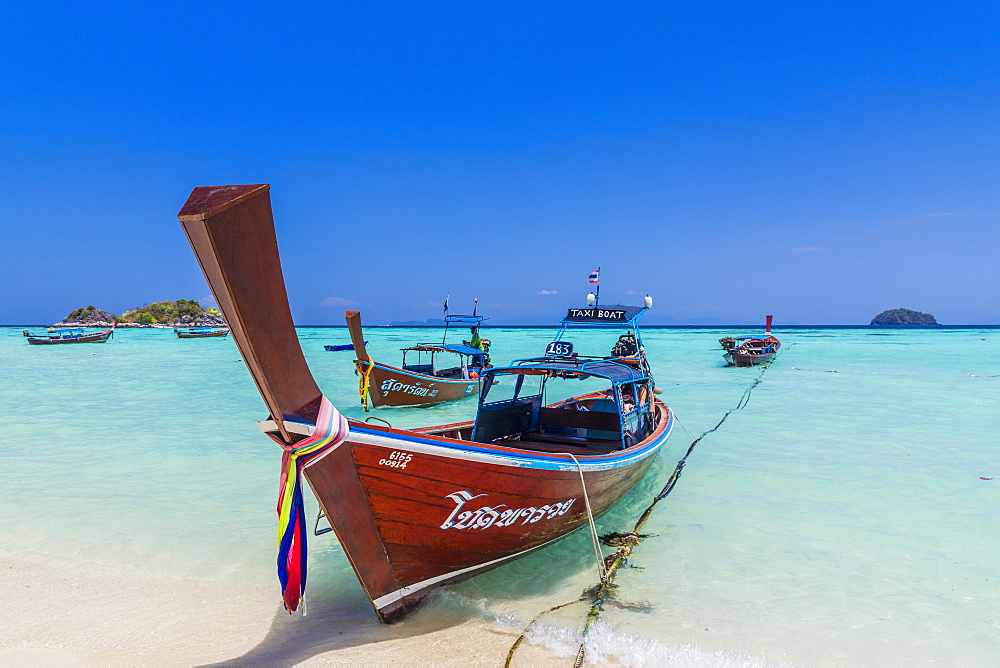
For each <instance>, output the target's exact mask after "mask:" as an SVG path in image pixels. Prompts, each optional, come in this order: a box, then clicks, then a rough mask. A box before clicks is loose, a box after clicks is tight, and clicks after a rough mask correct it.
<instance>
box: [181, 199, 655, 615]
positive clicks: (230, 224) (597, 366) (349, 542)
mask: <svg viewBox="0 0 1000 668" xmlns="http://www.w3.org/2000/svg"><path fill="white" fill-rule="evenodd" d="M268 190H269V186H267V185H266V184H258V185H248V186H218V187H203V188H195V189H194V191H192V193H191V196H190V197H189V198H188V201H187V203H185V205H184V207H183V208H182V209H181V211H180V213H179V214H178V218H179V219H180V221H181V223H182V225H183V226H184V230H185V232H186V233H187V235H188V239H189V240H190V242H191V246H192V248H193V249H194V252H195V254H196V255H197V257H198V261H199V263H200V264H201V267H202V270H203V271H204V272H205V277H206V278H207V279H208V283H209V285H210V286H211V288H212V292H213V294H214V295H215V299H216V302H217V303H218V304H219V308H220V309H221V310H222V312H223V314H224V316H225V318H226V321H227V322H228V323H229V324H230V327H231V328H232V332H233V338H234V339H235V341H236V343H237V345H238V347H239V349H240V353H241V354H242V356H243V359H244V361H245V362H246V364H247V367H248V368H249V370H250V373H251V375H252V376H253V378H254V380H255V382H256V384H257V388H258V390H259V391H260V393H261V396H262V397H263V399H264V402H265V404H266V405H267V407H268V410H269V411H270V418H269V419H268V420H266V421H264V422H262V423H260V426H261V429H262V430H263V431H264V432H265V433H266V434H267V435H268V436H270V437H271V438H272V439H273V440H274V441H275V442H276V443H277V444H278V445H280V446H281V448H282V449H283V452H284V458H283V467H282V468H283V474H282V482H281V493H280V497H279V506H278V507H279V553H278V575H279V580H280V582H281V584H282V590H283V598H284V602H285V607H286V608H287V609H288V610H290V611H291V610H295V609H296V608H297V607H298V606H299V604H300V601H301V598H302V595H303V593H304V591H305V583H306V572H305V568H306V564H307V551H306V544H305V540H306V534H307V531H308V529H309V527H308V526H307V523H306V518H305V513H304V505H303V502H302V494H303V491H302V485H301V484H300V476H301V477H304V478H305V481H306V482H307V483H308V484H309V486H310V487H311V489H312V490H313V493H314V494H315V495H316V498H317V499H318V501H319V505H320V509H321V511H322V514H323V515H325V516H326V518H327V519H328V520H329V522H330V524H331V525H332V528H333V530H334V531H335V532H336V534H337V537H338V539H339V541H340V544H341V546H342V547H343V550H344V553H345V554H346V556H347V558H348V560H349V561H350V563H351V566H352V567H353V568H354V571H355V573H356V574H357V576H358V579H359V580H360V582H361V586H362V587H363V589H364V591H365V594H366V595H367V596H368V598H369V600H370V601H371V603H372V606H373V608H374V609H375V612H376V614H377V615H378V617H379V618H380V619H381V620H383V621H385V622H390V621H393V620H395V619H398V618H400V617H401V616H403V615H405V614H406V613H407V612H409V611H411V610H413V609H414V607H416V606H417V605H418V604H419V602H420V601H421V600H422V599H423V598H424V597H426V596H427V594H428V593H429V592H430V591H431V590H433V589H434V588H435V587H439V586H441V585H444V584H447V583H450V582H457V581H459V580H464V579H466V578H469V577H472V576H473V575H475V574H477V573H480V572H483V571H485V570H488V569H491V568H495V567H497V566H499V565H501V564H504V563H506V562H508V561H511V560H512V559H517V558H518V557H521V556H523V555H525V554H528V553H529V552H532V551H534V550H537V549H540V548H543V547H545V546H548V545H551V544H552V543H554V542H556V541H558V540H559V539H560V538H562V537H564V536H566V535H567V534H570V533H572V532H573V531H575V530H577V529H578V528H580V527H582V526H584V525H586V524H587V523H588V518H589V517H594V516H598V515H600V514H602V513H604V512H606V511H607V510H608V509H609V508H611V507H612V506H613V505H614V504H615V502H616V501H618V500H619V499H620V498H621V497H622V496H623V495H624V494H625V493H626V492H628V491H629V490H630V489H631V488H632V487H633V486H634V485H635V484H636V483H637V482H639V480H640V479H641V478H642V476H643V474H645V472H646V470H647V469H648V468H649V466H650V465H651V464H652V462H653V460H654V458H655V456H656V454H657V453H658V452H659V450H660V448H661V447H662V446H663V445H664V443H665V442H666V440H667V437H668V435H669V434H670V431H671V428H672V427H673V414H672V412H671V411H670V409H669V408H668V407H667V406H666V405H665V404H664V403H663V402H662V401H660V399H659V398H658V397H657V396H656V394H657V392H658V391H659V390H656V389H655V388H654V385H653V379H652V377H651V375H650V373H649V367H648V363H647V361H646V356H645V350H644V348H643V347H642V341H641V338H640V336H639V330H638V321H639V319H640V318H641V317H642V315H643V313H644V312H645V311H646V308H645V307H632V306H612V307H596V305H595V306H594V307H587V308H579V309H570V310H569V312H568V313H567V316H566V318H564V320H563V326H562V328H561V329H560V331H559V333H558V334H557V336H556V337H555V340H554V341H553V342H552V343H550V344H549V346H548V348H547V350H546V355H544V356H542V357H536V358H531V359H525V360H519V361H516V362H515V363H513V364H512V365H510V366H507V367H503V368H493V369H487V370H486V371H485V372H484V379H483V384H482V386H483V390H482V392H481V393H480V395H479V409H478V415H477V418H476V420H475V421H469V422H461V423H456V424H448V425H441V426H431V427H426V428H421V429H396V428H393V427H388V426H380V425H374V424H367V423H364V422H358V421H355V420H347V419H345V418H344V417H343V416H341V415H340V413H338V412H337V410H336V408H334V406H333V405H332V404H331V403H330V401H329V400H328V399H327V398H326V397H325V396H324V395H323V393H322V392H321V391H320V389H319V387H318V386H317V385H316V382H315V380H314V379H313V376H312V374H311V373H310V371H309V368H308V366H307V365H306V361H305V357H304V355H303V353H302V348H301V346H300V344H299V340H298V337H297V336H296V332H295V328H294V325H293V322H292V315H291V311H290V309H289V305H288V298H287V295H286V293H285V284H284V279H283V277H282V272H281V265H280V261H279V258H278V245H277V240H276V238H275V233H274V224H273V220H272V214H271V203H270V197H269V194H268ZM578 326H582V327H586V328H593V327H596V328H609V327H616V328H624V329H626V330H627V331H628V332H629V333H628V334H627V335H626V336H625V337H622V338H620V339H619V343H620V344H621V345H618V344H616V346H615V351H614V352H613V353H610V354H608V353H606V354H604V355H598V356H593V357H588V356H583V355H581V354H580V353H579V352H578V351H577V350H576V348H575V345H574V344H575V343H577V342H576V341H572V340H570V339H568V338H567V336H566V335H567V332H568V331H569V330H570V328H571V327H578ZM585 338H589V337H586V336H585ZM580 380H589V381H590V382H589V384H588V390H587V391H586V392H585V393H584V394H582V395H579V396H575V397H572V398H569V399H564V400H561V401H555V402H554V403H548V404H544V403H543V397H544V396H546V392H547V391H550V392H551V393H553V394H558V393H559V392H560V388H559V387H557V386H558V385H565V384H567V383H568V384H569V387H578V386H579V383H580ZM598 381H599V382H600V384H599V385H598ZM550 386H551V387H550ZM595 386H596V387H599V388H602V389H596V388H595ZM654 390H655V391H654ZM571 394H572V390H571V391H569V392H564V393H563V394H562V396H567V395H571Z"/></svg>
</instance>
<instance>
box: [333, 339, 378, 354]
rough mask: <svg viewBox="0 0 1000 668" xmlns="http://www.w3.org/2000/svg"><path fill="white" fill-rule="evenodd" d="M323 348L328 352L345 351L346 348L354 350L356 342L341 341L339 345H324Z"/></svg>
mask: <svg viewBox="0 0 1000 668" xmlns="http://www.w3.org/2000/svg"><path fill="white" fill-rule="evenodd" d="M365 343H368V342H367V341H365ZM323 349H324V350H326V351H327V352H328V353H335V352H342V351H345V350H354V344H353V343H341V344H339V345H329V346H323Z"/></svg>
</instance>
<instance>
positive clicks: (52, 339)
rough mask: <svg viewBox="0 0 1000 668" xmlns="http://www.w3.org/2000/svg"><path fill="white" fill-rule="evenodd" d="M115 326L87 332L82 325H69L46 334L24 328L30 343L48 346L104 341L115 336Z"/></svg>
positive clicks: (50, 330)
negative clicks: (35, 332)
mask: <svg viewBox="0 0 1000 668" xmlns="http://www.w3.org/2000/svg"><path fill="white" fill-rule="evenodd" d="M114 333H115V328H114V327H111V328H109V329H103V330H101V331H99V332H87V331H86V330H84V328H82V327H67V328H63V329H55V328H52V329H49V330H48V333H46V334H32V333H31V332H29V331H28V330H24V331H23V334H24V336H26V337H27V338H28V343H29V344H31V345H33V346H48V345H55V344H62V343H104V342H106V341H107V340H108V339H110V338H111V337H112V336H114Z"/></svg>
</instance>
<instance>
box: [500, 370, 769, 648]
mask: <svg viewBox="0 0 1000 668" xmlns="http://www.w3.org/2000/svg"><path fill="white" fill-rule="evenodd" d="M772 362H773V360H772ZM770 366H771V364H770V363H768V364H764V365H761V370H760V373H759V374H757V378H755V379H754V381H753V382H752V383H751V384H750V386H749V387H748V388H747V389H746V390H744V392H743V394H742V396H740V400H739V401H738V402H737V403H736V406H734V407H733V408H730V409H729V410H727V411H726V412H725V413H724V414H723V415H722V417H721V418H720V419H719V421H718V422H717V423H716V424H715V426H714V427H712V428H711V429H707V430H706V431H703V432H702V433H701V435H700V436H698V437H697V438H694V439H693V440H692V441H691V445H689V446H688V449H687V452H685V453H684V456H683V457H681V458H680V460H679V461H678V462H677V466H676V467H675V468H674V471H673V473H671V474H670V477H669V478H668V479H667V482H666V484H665V485H664V486H663V489H662V490H660V493H659V494H657V495H656V496H654V497H653V501H652V503H650V504H649V506H648V507H647V508H646V510H644V511H643V513H642V515H640V516H639V519H638V520H636V523H635V526H634V527H633V528H632V531H629V532H627V533H610V534H607V535H605V536H603V537H602V538H603V539H604V541H605V543H606V544H608V545H611V546H613V547H618V550H617V551H616V552H614V553H612V554H610V555H608V556H607V557H605V558H604V575H603V576H602V577H601V580H600V582H599V583H598V584H597V586H596V587H594V588H593V589H590V590H589V591H587V592H586V593H585V594H584V595H583V596H581V597H580V598H578V599H576V600H574V601H569V602H567V603H561V604H559V605H556V606H553V607H551V608H549V609H548V610H543V611H542V612H540V613H538V614H537V615H535V616H534V617H533V618H532V619H531V621H529V622H528V624H527V626H525V627H524V630H523V631H521V635H519V636H518V637H517V640H515V641H514V644H513V645H511V648H510V650H509V651H508V652H507V660H506V661H504V668H510V664H511V661H512V660H513V659H514V652H515V651H516V650H517V648H518V646H520V644H521V643H522V642H523V641H524V638H525V637H526V636H527V634H528V631H530V630H531V627H532V626H534V625H535V623H536V622H537V621H538V620H539V619H540V618H541V617H542V616H543V615H547V614H549V613H551V612H555V611H556V610H559V609H561V608H565V607H567V606H570V605H573V604H575V603H581V602H583V601H586V600H588V599H589V600H590V601H591V606H590V610H589V611H588V612H587V618H586V621H585V622H584V627H583V633H582V634H581V636H582V638H581V640H580V649H579V651H578V652H577V655H576V659H575V660H574V661H573V668H580V666H582V665H583V660H584V655H585V652H586V639H587V634H588V632H589V631H590V627H591V626H592V625H593V624H594V622H596V621H597V620H598V618H599V617H600V614H601V611H602V610H603V609H604V608H603V604H604V600H605V598H606V597H607V595H608V593H609V592H610V591H611V590H612V589H613V588H614V587H616V585H615V584H614V579H615V575H616V574H617V572H618V568H619V566H621V565H622V564H623V563H624V562H625V560H626V559H627V558H628V557H629V556H630V555H631V554H632V552H633V550H634V549H635V547H636V546H637V545H638V544H639V542H640V541H641V540H642V539H643V538H645V537H646V536H645V535H643V534H641V533H639V532H640V531H642V528H643V526H645V524H646V521H647V520H648V519H649V517H650V515H652V513H653V508H655V507H656V504H658V503H659V502H660V501H662V500H663V499H664V498H666V496H667V495H668V494H670V492H672V491H673V489H674V486H675V485H676V484H677V481H678V479H679V478H680V476H681V472H682V471H683V470H684V465H685V464H686V463H687V458H688V457H689V456H690V455H691V453H692V452H694V449H695V447H696V446H697V445H698V443H700V442H701V440H702V439H703V438H705V437H706V436H708V435H709V434H711V433H713V432H714V431H716V430H717V429H718V428H719V427H721V426H722V425H723V424H724V423H725V422H726V420H728V419H729V416H730V415H732V414H733V413H734V412H736V411H739V410H743V409H744V408H746V406H747V404H748V403H749V402H750V395H751V393H752V392H753V390H754V388H755V387H757V386H758V385H760V382H761V380H763V378H764V372H765V371H767V370H768V368H770ZM674 419H675V420H677V422H678V424H680V425H681V428H682V429H684V431H685V432H687V434H688V436H691V437H693V436H694V435H693V434H692V433H691V432H690V431H689V430H688V428H687V427H685V426H684V424H683V423H682V422H681V421H680V420H679V419H678V418H677V415H676V414H674Z"/></svg>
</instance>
